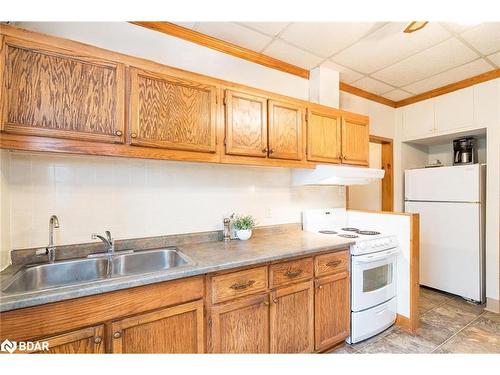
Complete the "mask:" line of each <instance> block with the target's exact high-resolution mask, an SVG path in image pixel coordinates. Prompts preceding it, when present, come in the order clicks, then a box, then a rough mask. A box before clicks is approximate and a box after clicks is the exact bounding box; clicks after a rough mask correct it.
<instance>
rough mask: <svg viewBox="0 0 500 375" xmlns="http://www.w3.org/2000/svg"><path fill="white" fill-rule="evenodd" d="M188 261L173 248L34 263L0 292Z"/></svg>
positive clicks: (152, 269)
mask: <svg viewBox="0 0 500 375" xmlns="http://www.w3.org/2000/svg"><path fill="white" fill-rule="evenodd" d="M190 264H192V261H191V260H190V259H189V258H188V257H186V256H185V255H184V254H183V253H182V252H181V251H180V250H178V249H175V248H167V249H157V250H144V251H136V252H134V251H133V252H124V253H122V254H120V253H115V254H113V255H112V256H109V257H108V256H107V255H103V256H98V257H92V258H90V257H89V258H85V259H76V260H67V261H59V262H55V263H46V264H37V265H32V266H26V267H24V268H22V269H21V270H19V271H18V272H17V273H16V274H15V275H14V276H12V278H11V279H10V280H7V282H6V284H7V285H6V286H5V287H4V288H3V289H2V292H3V293H5V294H19V293H27V292H33V291H38V290H46V289H51V288H57V287H63V286H70V285H76V284H84V283H89V282H92V281H99V280H105V279H109V278H115V277H124V276H129V275H138V274H147V273H152V272H158V271H163V270H168V269H171V268H176V267H180V266H183V265H190Z"/></svg>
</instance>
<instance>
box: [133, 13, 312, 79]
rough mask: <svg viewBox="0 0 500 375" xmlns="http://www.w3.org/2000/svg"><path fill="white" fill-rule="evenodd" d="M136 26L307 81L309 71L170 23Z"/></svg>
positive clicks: (148, 23) (142, 23)
mask: <svg viewBox="0 0 500 375" xmlns="http://www.w3.org/2000/svg"><path fill="white" fill-rule="evenodd" d="M130 23H132V24H134V25H137V26H142V27H145V28H147V29H151V30H155V31H159V32H161V33H164V34H168V35H172V36H175V37H178V38H181V39H184V40H187V41H189V42H193V43H196V44H199V45H201V46H204V47H208V48H211V49H214V50H217V51H219V52H224V53H226V54H228V55H232V56H235V57H239V58H241V59H244V60H248V61H252V62H254V63H257V64H260V65H264V66H267V67H269V68H273V69H276V70H280V71H282V72H286V73H290V74H293V75H296V76H299V77H302V78H305V79H309V71H308V70H307V69H303V68H300V67H298V66H295V65H292V64H289V63H287V62H284V61H281V60H278V59H275V58H273V57H270V56H266V55H263V54H261V53H258V52H255V51H252V50H250V49H248V48H244V47H240V46H237V45H236V44H232V43H229V42H225V41H223V40H221V39H217V38H214V37H211V36H209V35H206V34H202V33H199V32H198V31H194V30H191V29H188V28H186V27H182V26H179V25H176V24H173V23H170V22H163V21H155V22H142V21H133V22H130Z"/></svg>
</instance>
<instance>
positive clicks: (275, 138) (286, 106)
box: [269, 100, 304, 160]
mask: <svg viewBox="0 0 500 375" xmlns="http://www.w3.org/2000/svg"><path fill="white" fill-rule="evenodd" d="M302 126H303V122H302V108H301V107H300V106H299V105H296V104H292V103H285V102H278V101H275V100H269V157H270V158H275V159H289V160H302V159H303V156H304V152H303V151H304V150H303V140H302Z"/></svg>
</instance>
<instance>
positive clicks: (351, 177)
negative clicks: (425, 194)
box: [292, 165, 385, 186]
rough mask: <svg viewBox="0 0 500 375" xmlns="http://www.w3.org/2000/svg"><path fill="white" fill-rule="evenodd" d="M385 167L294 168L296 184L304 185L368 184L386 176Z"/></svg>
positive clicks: (294, 181) (293, 179)
mask: <svg viewBox="0 0 500 375" xmlns="http://www.w3.org/2000/svg"><path fill="white" fill-rule="evenodd" d="M384 174H385V171H384V170H383V169H373V168H362V167H345V166H334V165H318V166H316V168H315V169H293V170H292V183H293V185H294V186H304V185H344V186H348V185H366V184H368V183H370V181H373V180H380V179H382V178H383V177H384Z"/></svg>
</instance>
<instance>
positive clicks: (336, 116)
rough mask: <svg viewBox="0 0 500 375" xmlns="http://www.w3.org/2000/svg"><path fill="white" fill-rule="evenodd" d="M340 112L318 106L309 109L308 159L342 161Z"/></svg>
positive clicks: (328, 161)
mask: <svg viewBox="0 0 500 375" xmlns="http://www.w3.org/2000/svg"><path fill="white" fill-rule="evenodd" d="M341 124H342V122H341V117H340V113H339V112H337V111H334V110H328V109H326V108H325V109H319V108H316V107H311V108H308V110H307V160H310V161H317V162H327V163H340V158H341V156H342V152H341V147H342V143H341V129H342V125H341Z"/></svg>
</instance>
